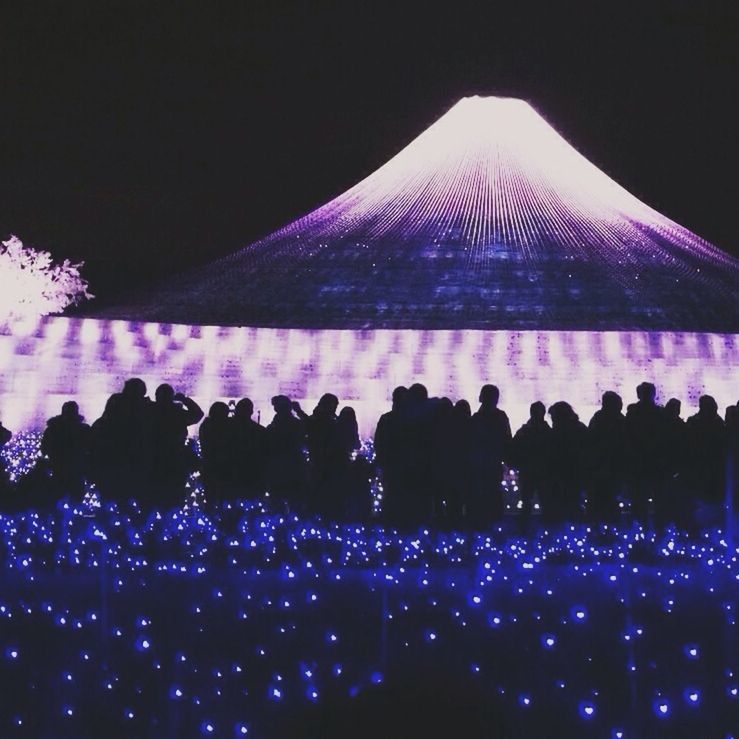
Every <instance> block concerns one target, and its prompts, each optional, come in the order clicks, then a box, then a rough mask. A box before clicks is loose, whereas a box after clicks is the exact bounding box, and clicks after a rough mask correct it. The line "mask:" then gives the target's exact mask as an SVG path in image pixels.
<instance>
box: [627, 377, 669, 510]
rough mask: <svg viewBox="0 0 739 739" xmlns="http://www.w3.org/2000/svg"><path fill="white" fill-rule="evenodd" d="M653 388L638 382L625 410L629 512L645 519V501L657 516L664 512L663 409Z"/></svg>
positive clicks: (665, 425) (665, 431)
mask: <svg viewBox="0 0 739 739" xmlns="http://www.w3.org/2000/svg"><path fill="white" fill-rule="evenodd" d="M656 394H657V391H656V388H655V387H654V385H653V384H652V383H651V382H642V383H641V384H640V385H639V386H638V387H637V388H636V396H637V398H638V400H637V402H636V403H632V404H631V405H629V407H628V408H627V410H626V437H627V444H628V455H629V478H630V488H631V505H632V509H633V513H634V514H635V515H636V516H637V517H640V518H643V519H645V518H646V516H647V514H648V511H649V500H650V499H651V500H652V501H653V502H654V506H655V513H656V515H657V516H658V517H662V516H664V515H665V514H666V510H665V509H666V501H665V499H664V497H665V493H664V491H665V485H666V478H667V469H668V463H667V450H666V443H667V436H666V435H667V424H666V417H665V413H664V409H663V408H662V407H661V406H659V405H657V403H656V402H655V398H656Z"/></svg>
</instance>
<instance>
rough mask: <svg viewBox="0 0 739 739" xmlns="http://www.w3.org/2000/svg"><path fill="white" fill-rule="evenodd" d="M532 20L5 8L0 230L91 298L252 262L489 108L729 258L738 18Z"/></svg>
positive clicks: (737, 245) (669, 15)
mask: <svg viewBox="0 0 739 739" xmlns="http://www.w3.org/2000/svg"><path fill="white" fill-rule="evenodd" d="M10 5H12V6H14V7H8V6H10ZM539 5H540V4H529V3H522V2H515V3H513V2H511V3H506V4H498V3H494V2H480V3H477V4H470V5H466V4H464V3H460V2H452V3H447V4H446V5H445V6H444V8H443V9H441V10H439V9H432V4H431V3H425V4H415V3H398V4H397V6H396V7H394V6H393V5H390V4H388V5H383V4H381V3H374V2H362V3H359V2H349V1H345V2H337V3H319V2H315V1H314V2H305V3H298V2H293V3H286V2H280V1H279V0H265V1H263V2H261V1H260V2H240V3H232V4H227V3H211V2H207V1H203V2H200V3H197V4H192V5H189V4H182V3H177V4H176V3H163V2H162V3H156V2H152V1H151V0H148V1H147V2H134V1H132V0H129V1H127V2H110V1H104V2H99V1H98V2H95V3H89V4H86V3H85V4H83V3H79V2H47V3H44V2H32V3H31V2H28V3H22V2H18V3H12V4H8V5H7V6H6V8H5V10H4V11H2V12H1V13H0V28H2V41H1V42H0V103H1V105H2V107H0V188H1V191H0V234H2V235H3V237H5V236H7V235H8V234H10V233H15V234H17V235H18V236H20V237H21V238H22V239H23V240H24V241H25V242H27V243H29V244H32V245H35V246H37V247H43V248H46V249H49V250H51V251H52V252H53V253H54V254H55V255H56V256H58V257H71V258H73V259H84V260H85V261H86V267H85V270H84V273H85V275H86V276H87V277H88V279H89V280H90V282H91V286H92V290H93V292H95V293H96V294H97V295H98V296H99V304H103V303H105V302H108V301H109V300H114V299H116V297H118V296H120V295H121V294H122V293H125V292H126V290H127V289H130V288H131V287H134V286H135V287H140V286H143V285H145V284H147V283H148V282H150V281H152V280H154V281H156V280H157V279H161V278H162V277H163V276H165V275H166V274H168V273H169V272H171V271H179V270H180V269H182V268H185V267H190V266H193V265H197V264H202V263H205V262H208V261H211V260H212V259H214V258H216V257H219V256H222V255H224V254H227V253H229V252H232V251H235V250H236V249H238V248H240V247H242V246H245V245H246V244H248V243H249V242H250V241H253V240H254V239H256V238H258V237H260V236H263V235H265V234H266V233H268V232H270V231H271V230H273V229H274V228H276V227H278V226H281V225H283V224H284V223H286V222H288V221H291V220H293V219H294V218H296V217H298V216H299V215H302V214H303V213H305V212H306V211H308V210H310V209H312V208H313V207H315V206H317V205H320V204H321V203H323V202H325V201H326V200H328V199H330V198H331V197H333V196H335V195H337V194H339V193H340V192H342V191H343V190H345V189H346V188H347V187H349V186H351V185H353V184H354V183H355V182H356V181H358V180H359V179H361V178H362V177H364V176H365V175H367V174H369V173H370V172H371V171H373V170H374V169H376V168H377V167H378V166H380V165H381V164H383V163H384V162H385V161H386V160H387V159H388V158H389V157H391V156H392V155H394V154H395V153H396V152H397V151H398V150H399V149H400V148H402V147H403V146H404V145H405V144H406V143H408V142H409V141H410V140H411V139H413V138H414V137H415V136H416V135H417V134H419V133H420V132H421V131H423V130H424V129H425V128H426V127H427V126H429V125H430V124H431V123H433V122H434V121H435V120H436V119H437V118H438V117H439V116H441V115H442V114H443V113H444V112H445V111H446V110H447V109H448V108H449V107H451V105H453V104H454V102H456V100H457V99H458V98H460V97H462V96H464V95H469V94H476V93H479V94H486V93H487V94H496V93H497V94H507V95H514V96H518V97H523V98H526V99H528V100H529V101H530V102H532V103H533V104H534V106H535V107H536V108H537V109H538V110H539V112H541V113H542V114H543V115H544V116H545V117H546V118H547V119H548V120H549V121H550V122H551V123H553V124H554V126H555V127H556V128H557V129H558V130H559V131H560V132H561V133H563V134H564V135H565V137H566V138H567V139H568V140H569V141H570V142H571V143H573V144H574V145H575V146H576V148H578V149H579V150H580V151H581V152H582V153H583V154H584V155H585V156H587V157H588V158H589V159H590V160H591V161H593V162H594V163H595V164H597V165H598V166H599V167H600V168H601V169H603V170H604V171H605V172H607V173H608V174H609V175H611V176H612V177H613V178H614V179H616V180H617V181H618V182H619V183H621V184H622V185H624V186H625V187H626V188H627V189H628V190H630V191H631V192H632V193H634V194H635V195H637V196H638V197H640V198H641V199H643V200H645V201H646V202H647V203H648V204H650V205H652V206H653V207H655V208H657V209H658V210H660V211H661V212H663V213H665V214H666V215H668V216H670V217H671V218H673V219H674V220H676V221H678V222H679V223H681V224H683V225H685V226H687V227H688V228H690V229H691V230H693V231H695V232H696V233H698V234H700V235H701V236H703V237H704V238H707V239H708V240H709V241H712V242H713V243H715V244H716V245H717V246H720V247H721V248H723V249H725V250H726V251H730V252H732V253H734V254H739V238H737V236H736V234H737V232H739V208H737V206H736V202H737V196H738V195H739V192H738V190H739V188H737V185H736V174H735V173H736V170H737V151H738V148H737V143H736V138H737V131H738V130H739V121H738V120H737V113H736V107H737V105H736V96H737V80H739V41H738V39H739V3H737V2H725V3H719V2H710V1H709V2H695V0H693V1H692V2H682V1H680V0H671V1H670V2H654V1H651V0H650V1H646V0H645V2H642V3H635V4H633V5H634V7H633V8H627V7H626V5H627V4H624V3H613V2H608V3H601V2H594V1H591V2H588V3H583V4H582V5H580V4H575V3H566V4H565V3H554V2H552V3H548V6H555V5H567V7H568V11H567V12H566V13H563V12H562V11H561V10H560V9H554V8H553V7H549V9H548V10H547V9H543V8H542V7H539ZM641 6H646V7H641Z"/></svg>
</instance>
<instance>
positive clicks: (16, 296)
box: [0, 236, 93, 321]
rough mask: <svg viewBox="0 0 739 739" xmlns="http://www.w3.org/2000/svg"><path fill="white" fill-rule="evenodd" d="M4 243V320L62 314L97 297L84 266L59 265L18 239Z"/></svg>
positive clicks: (0, 278) (0, 269) (0, 316)
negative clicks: (81, 273)
mask: <svg viewBox="0 0 739 739" xmlns="http://www.w3.org/2000/svg"><path fill="white" fill-rule="evenodd" d="M0 243H1V244H2V246H0V321H7V320H10V319H18V318H20V319H22V318H36V317H39V316H45V315H48V314H49V313H60V312H61V311H63V310H64V309H65V308H67V307H68V306H70V305H76V304H78V303H80V302H82V301H83V300H87V299H89V298H92V297H93V296H92V295H91V294H90V293H89V292H88V289H87V288H88V284H87V281H86V280H85V279H84V278H83V277H82V276H81V275H80V268H81V267H82V264H72V263H71V262H70V261H69V260H67V259H65V260H64V261H63V262H61V263H58V262H55V261H54V260H53V259H52V257H51V254H49V252H47V251H37V250H36V249H33V248H32V247H29V246H24V245H23V242H22V241H21V240H20V239H19V238H18V237H17V236H11V237H10V238H9V239H8V240H7V241H3V242H0Z"/></svg>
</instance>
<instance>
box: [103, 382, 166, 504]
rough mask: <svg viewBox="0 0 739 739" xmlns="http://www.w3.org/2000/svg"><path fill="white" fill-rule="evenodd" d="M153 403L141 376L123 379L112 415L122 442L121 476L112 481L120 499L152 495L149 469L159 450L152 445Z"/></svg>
mask: <svg viewBox="0 0 739 739" xmlns="http://www.w3.org/2000/svg"><path fill="white" fill-rule="evenodd" d="M152 406H153V403H152V401H151V400H150V399H149V398H148V397H147V395H146V383H145V382H144V381H143V380H142V379H140V378H138V377H132V378H130V379H128V380H126V381H125V382H124V383H123V390H122V391H121V393H120V400H119V401H116V402H115V403H114V409H115V412H114V415H113V417H112V419H113V423H114V424H115V426H116V436H117V437H118V439H119V440H120V444H121V449H120V454H121V456H122V464H121V466H120V468H119V473H120V478H119V480H118V481H117V482H116V483H115V487H116V488H117V492H116V497H117V498H118V499H119V500H120V499H128V498H131V497H135V498H138V499H139V500H141V499H144V500H145V499H148V498H149V497H150V495H151V493H150V484H151V479H152V469H153V463H154V459H155V456H156V454H157V451H158V450H156V449H155V447H154V443H155V442H154V428H153V416H152Z"/></svg>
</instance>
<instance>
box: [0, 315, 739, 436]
mask: <svg viewBox="0 0 739 739" xmlns="http://www.w3.org/2000/svg"><path fill="white" fill-rule="evenodd" d="M737 368H739V335H736V334H725V335H721V334H708V333H689V332H652V333H647V332H636V331H634V332H615V331H614V332H577V331H475V330H470V331H411V330H397V331H395V330H377V331H353V330H348V329H347V330H341V331H333V330H306V329H270V328H229V327H220V328H219V327H212V326H211V327H208V326H202V327H201V326H184V325H170V324H154V323H134V322H128V321H103V320H95V319H78V318H44V319H40V320H38V321H29V322H26V323H23V324H21V323H15V324H13V325H12V328H11V327H8V326H6V327H5V328H4V329H0V419H2V421H3V423H4V424H5V425H6V426H7V427H8V428H10V429H12V430H14V431H21V430H23V429H33V428H40V427H41V426H42V425H43V424H44V422H45V420H46V419H47V418H48V417H50V416H51V415H54V414H56V413H58V411H59V408H60V406H61V403H62V402H63V401H64V400H68V399H70V398H73V399H76V400H77V401H78V402H79V403H80V407H81V409H82V412H83V413H84V414H85V415H86V416H87V417H88V418H89V419H91V420H92V419H94V418H96V417H97V416H98V415H99V414H100V413H101V412H102V409H103V406H104V403H105V401H106V399H107V397H108V396H109V395H110V394H111V393H113V392H116V391H118V390H120V388H121V385H122V383H123V381H124V380H125V379H126V378H127V377H131V376H139V377H142V378H143V379H144V380H145V381H146V382H147V384H148V386H149V390H150V391H153V389H154V387H155V386H156V385H157V384H158V383H160V382H170V383H172V384H173V385H174V386H175V387H177V388H178V389H180V390H182V391H183V392H187V393H188V394H191V395H192V396H194V397H195V398H196V399H197V400H198V402H200V403H202V404H203V405H204V406H205V407H207V406H208V405H209V404H210V403H211V402H213V401H214V400H217V399H230V398H238V397H241V396H244V395H246V396H249V397H251V398H252V399H253V400H254V402H255V407H256V410H257V411H261V418H262V422H263V423H266V422H269V420H270V419H271V417H272V409H271V406H270V404H269V399H270V398H271V397H272V396H273V395H275V394H277V393H285V394H287V395H289V396H291V397H292V398H294V399H296V400H299V401H300V402H302V403H303V404H304V405H305V407H306V409H307V410H309V411H310V410H311V409H312V406H313V403H314V402H315V401H316V400H317V399H318V398H319V397H320V396H321V395H322V394H323V393H324V392H328V391H330V392H334V393H336V394H337V395H338V396H339V398H340V399H341V401H342V403H344V404H348V405H352V406H354V407H355V408H356V410H357V414H358V418H359V423H360V431H361V433H362V435H363V436H364V437H367V436H371V435H372V434H373V432H374V427H375V424H376V422H377V419H378V418H379V416H380V414H381V413H383V412H384V411H386V410H387V409H388V407H389V405H390V394H391V392H392V389H393V387H395V386H396V385H398V384H408V383H411V382H414V381H419V382H423V383H425V384H426V385H427V386H428V388H429V392H430V393H431V394H433V395H448V396H449V397H451V398H453V399H457V398H460V397H465V398H467V399H469V400H470V401H473V402H474V401H475V399H476V398H477V394H478V393H479V389H480V387H481V385H483V384H484V383H486V382H494V383H496V384H497V385H499V387H500V388H501V391H502V397H501V405H502V407H504V408H505V409H506V411H507V412H508V414H509V415H510V417H511V422H512V423H513V425H514V426H515V425H518V424H519V423H521V422H523V420H525V419H526V418H527V417H528V407H529V404H530V403H531V402H532V401H533V400H543V401H544V402H545V403H552V402H554V401H556V400H561V399H567V400H569V401H571V402H572V404H573V406H574V407H575V409H576V410H577V411H578V413H579V414H580V416H581V417H582V418H585V419H587V418H589V417H590V415H591V414H592V412H594V410H595V409H596V407H597V406H598V405H599V404H600V397H601V395H602V393H603V391H605V390H607V389H613V390H616V391H618V392H620V393H621V394H622V396H623V397H624V399H625V400H626V401H630V400H631V399H632V398H633V396H634V388H635V387H636V385H637V384H638V383H640V382H642V381H644V380H651V381H654V382H655V383H656V384H657V386H658V389H659V393H660V398H661V399H662V400H663V401H664V400H666V399H667V398H669V397H671V396H674V397H677V398H680V399H681V400H682V401H683V404H684V405H683V413H684V415H686V414H689V413H692V412H693V411H692V408H693V407H695V406H696V405H697V401H698V397H699V396H700V395H701V394H703V393H705V392H710V393H711V394H712V395H714V397H715V398H716V400H717V401H718V403H719V407H725V406H726V405H729V404H732V403H735V402H736V400H737V392H738V388H737Z"/></svg>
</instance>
